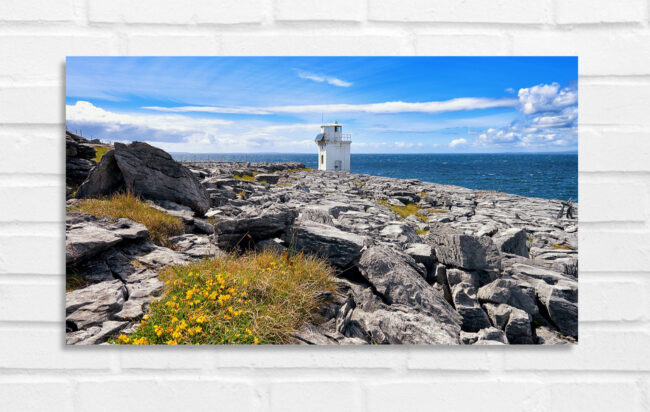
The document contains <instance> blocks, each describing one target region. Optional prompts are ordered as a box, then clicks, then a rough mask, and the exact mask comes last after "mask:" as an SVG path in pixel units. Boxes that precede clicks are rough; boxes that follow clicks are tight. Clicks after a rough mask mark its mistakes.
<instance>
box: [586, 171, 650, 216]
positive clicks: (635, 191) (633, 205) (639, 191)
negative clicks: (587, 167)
mask: <svg viewBox="0 0 650 412" xmlns="http://www.w3.org/2000/svg"><path fill="white" fill-rule="evenodd" d="M578 189H579V191H580V222H581V223H584V222H613V221H619V222H644V221H645V220H646V219H647V214H646V210H648V196H647V194H648V188H647V185H646V184H645V183H643V182H642V181H641V179H639V178H632V179H630V178H622V177H618V178H616V177H614V178H603V177H601V176H596V177H592V176H587V177H582V178H581V179H580V182H579V185H578Z"/></svg>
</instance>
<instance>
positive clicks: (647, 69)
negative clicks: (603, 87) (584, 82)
mask: <svg viewBox="0 0 650 412" xmlns="http://www.w3.org/2000/svg"><path fill="white" fill-rule="evenodd" d="M562 3H564V4H569V3H572V2H562ZM611 4H612V5H615V4H617V3H611ZM509 33H510V34H511V36H512V43H513V46H512V53H513V54H514V55H517V56H540V55H548V56H558V55H561V56H579V66H580V75H581V76H584V75H600V76H603V75H609V74H615V75H646V74H650V50H648V47H645V46H646V45H647V44H648V42H650V34H648V33H646V32H641V31H631V30H606V31H598V30H584V29H583V30H580V29H577V30H573V31H536V30H533V31H531V30H521V31H519V30H517V31H511V32H509ZM621 62H625V64H621ZM580 97H581V98H582V96H580Z"/></svg>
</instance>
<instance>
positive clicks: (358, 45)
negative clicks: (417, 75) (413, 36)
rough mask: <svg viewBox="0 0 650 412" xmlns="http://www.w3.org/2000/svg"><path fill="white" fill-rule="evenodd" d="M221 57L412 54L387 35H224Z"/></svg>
mask: <svg viewBox="0 0 650 412" xmlns="http://www.w3.org/2000/svg"><path fill="white" fill-rule="evenodd" d="M220 40H221V53H222V54H224V55H233V56H245V55H255V54H262V55H269V56H286V55H287V53H288V51H289V50H291V53H290V54H292V55H296V56H303V55H304V56H309V55H341V56H372V55H395V54H404V55H407V54H412V52H411V46H410V43H409V41H408V39H407V38H406V37H399V36H389V35H375V34H369V35H363V36H361V35H287V34H272V35H266V34H263V35H258V34H251V33H248V34H224V35H222V36H221V39H220Z"/></svg>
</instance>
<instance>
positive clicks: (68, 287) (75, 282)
mask: <svg viewBox="0 0 650 412" xmlns="http://www.w3.org/2000/svg"><path fill="white" fill-rule="evenodd" d="M87 284H88V282H86V280H85V279H84V278H82V277H81V276H79V275H78V274H76V273H66V275H65V291H66V292H70V291H73V290H76V289H79V288H82V287H84V286H86V285H87Z"/></svg>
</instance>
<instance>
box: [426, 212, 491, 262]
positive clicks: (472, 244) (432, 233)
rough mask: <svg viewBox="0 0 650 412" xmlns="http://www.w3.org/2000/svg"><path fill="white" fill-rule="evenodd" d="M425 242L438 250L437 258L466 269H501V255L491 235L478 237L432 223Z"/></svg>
mask: <svg viewBox="0 0 650 412" xmlns="http://www.w3.org/2000/svg"><path fill="white" fill-rule="evenodd" d="M425 242H426V243H428V244H430V245H431V246H432V247H433V248H434V250H435V251H436V257H437V259H438V260H439V261H440V262H442V263H444V264H446V265H452V266H456V267H460V268H464V269H485V270H487V269H500V268H501V256H500V253H499V251H498V250H497V248H496V246H495V245H494V244H493V243H492V239H490V238H489V237H486V236H483V237H480V238H479V237H477V236H472V235H468V234H465V233H462V232H460V231H457V230H454V229H451V228H449V227H447V226H445V225H443V224H440V223H432V224H431V225H430V229H429V233H428V234H427V235H426V236H425Z"/></svg>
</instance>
